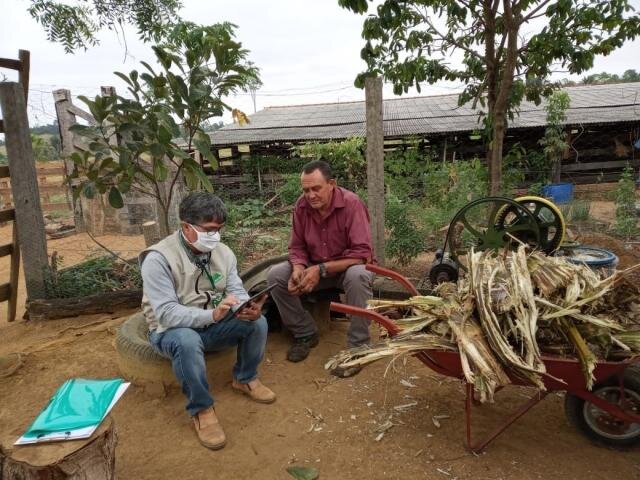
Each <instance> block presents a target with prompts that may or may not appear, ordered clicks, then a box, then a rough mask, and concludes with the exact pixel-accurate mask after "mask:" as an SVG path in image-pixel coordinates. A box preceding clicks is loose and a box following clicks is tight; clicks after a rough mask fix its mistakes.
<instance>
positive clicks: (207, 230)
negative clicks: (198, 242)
mask: <svg viewBox="0 0 640 480" xmlns="http://www.w3.org/2000/svg"><path fill="white" fill-rule="evenodd" d="M185 223H186V222H185ZM186 224H187V225H189V226H190V227H191V228H193V229H194V230H196V231H198V232H204V233H212V234H216V233H219V232H220V230H222V229H223V228H224V224H223V225H219V226H217V227H203V226H202V225H194V224H192V223H186Z"/></svg>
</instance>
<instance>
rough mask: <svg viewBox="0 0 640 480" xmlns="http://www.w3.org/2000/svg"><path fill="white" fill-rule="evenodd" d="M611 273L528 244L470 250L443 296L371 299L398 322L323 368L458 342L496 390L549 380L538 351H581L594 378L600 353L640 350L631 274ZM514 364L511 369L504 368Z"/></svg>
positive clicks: (481, 379) (469, 365)
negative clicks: (513, 382)
mask: <svg viewBox="0 0 640 480" xmlns="http://www.w3.org/2000/svg"><path fill="white" fill-rule="evenodd" d="M638 267H640V265H637V266H635V267H632V268H631V269H627V270H624V271H619V272H616V273H615V274H613V275H612V276H609V277H607V278H603V279H601V278H600V277H599V275H598V274H597V273H596V272H594V271H593V270H591V269H590V268H589V267H587V266H583V265H574V264H572V263H569V262H568V261H566V260H564V259H563V258H562V257H548V256H545V255H543V254H540V253H537V252H534V253H530V254H527V253H526V251H525V247H524V246H522V247H520V248H519V249H518V250H517V251H514V252H506V253H496V252H492V251H485V252H471V254H470V255H469V272H468V274H467V275H466V276H465V277H463V278H461V279H460V280H459V282H458V284H457V285H454V284H450V283H449V284H443V285H441V286H439V288H438V290H437V294H438V295H439V296H437V297H436V296H417V297H412V298H410V299H408V300H404V301H391V300H389V301H386V300H372V301H370V302H369V308H370V309H371V310H374V311H376V312H378V313H380V314H382V315H385V316H387V317H388V318H391V319H394V321H395V322H396V324H397V325H398V326H399V327H400V328H401V329H402V332H401V333H400V334H399V335H397V336H395V337H393V338H387V339H385V340H383V341H382V342H380V343H379V344H376V345H373V346H370V347H359V348H355V349H351V350H345V351H343V352H340V353H339V354H337V355H336V356H335V357H333V358H331V359H330V360H329V361H328V362H327V365H326V368H328V369H329V368H331V369H332V368H335V367H338V366H341V367H351V366H355V365H365V364H367V363H370V362H373V361H375V360H379V359H381V358H397V357H398V356H402V355H406V354H413V353H416V352H418V351H420V350H424V349H438V350H458V351H459V352H460V357H461V362H462V366H463V370H464V373H465V377H466V380H467V381H468V382H469V383H472V384H473V385H474V386H475V389H476V391H477V393H478V394H479V397H480V399H481V400H482V401H486V400H490V401H491V400H492V399H493V394H494V392H495V390H496V388H498V387H500V386H502V385H506V384H508V383H510V382H509V376H508V374H509V375H511V376H513V377H517V378H520V379H523V380H525V381H527V382H529V383H531V384H532V385H535V386H537V387H538V388H541V389H544V384H543V381H542V374H544V373H545V365H544V363H543V361H542V354H543V353H547V354H554V355H563V356H567V357H577V358H578V359H579V361H580V363H581V365H582V369H583V372H584V376H585V381H586V384H587V386H588V387H589V388H591V387H592V385H593V380H594V377H593V370H594V368H595V366H596V363H597V361H598V359H616V360H619V359H622V358H627V357H630V356H634V355H638V354H640V297H639V295H638V293H639V290H638V287H637V286H636V285H633V284H631V283H630V282H628V281H627V280H626V278H625V277H626V275H627V274H628V273H630V271H631V270H633V269H636V268H638ZM507 373H508V374H507Z"/></svg>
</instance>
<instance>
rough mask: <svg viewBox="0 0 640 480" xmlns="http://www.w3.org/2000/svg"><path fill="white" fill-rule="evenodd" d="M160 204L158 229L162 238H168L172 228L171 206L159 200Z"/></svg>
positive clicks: (158, 203)
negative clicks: (170, 222)
mask: <svg viewBox="0 0 640 480" xmlns="http://www.w3.org/2000/svg"><path fill="white" fill-rule="evenodd" d="M157 205H158V229H159V232H160V238H161V239H162V238H166V237H168V236H169V235H170V234H171V228H170V227H169V207H168V206H166V207H165V206H164V205H163V204H162V203H160V202H157Z"/></svg>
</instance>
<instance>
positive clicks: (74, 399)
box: [23, 378, 124, 439]
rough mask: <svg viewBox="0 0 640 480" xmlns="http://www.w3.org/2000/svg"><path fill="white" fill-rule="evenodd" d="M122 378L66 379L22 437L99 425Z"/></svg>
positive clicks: (27, 437) (36, 436) (26, 437)
mask: <svg viewBox="0 0 640 480" xmlns="http://www.w3.org/2000/svg"><path fill="white" fill-rule="evenodd" d="M123 381H124V380H123V379H121V378H114V379H109V380H85V379H82V378H74V379H71V380H67V381H66V382H64V383H63V384H62V386H60V388H58V390H57V391H56V393H55V394H54V395H53V397H51V400H49V403H48V404H47V406H46V407H45V409H44V410H43V411H42V412H41V413H40V415H38V417H37V418H36V419H35V421H34V422H33V423H32V424H31V426H30V427H29V428H28V430H27V431H26V433H25V434H24V435H23V438H25V439H29V438H40V437H43V436H45V435H48V434H52V433H56V432H67V431H70V430H75V429H78V428H85V427H92V426H97V425H99V424H100V422H102V420H103V418H104V417H105V415H106V413H107V411H108V408H109V405H110V404H111V402H112V401H113V398H114V396H115V394H116V392H117V390H118V388H119V387H120V385H121V384H122V382H123Z"/></svg>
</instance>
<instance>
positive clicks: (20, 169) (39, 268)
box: [0, 82, 49, 299]
mask: <svg viewBox="0 0 640 480" xmlns="http://www.w3.org/2000/svg"><path fill="white" fill-rule="evenodd" d="M0 107H2V116H3V120H4V133H5V141H6V148H7V157H8V158H9V169H10V171H11V187H12V189H13V204H14V206H15V211H16V213H15V216H16V222H17V223H18V224H19V225H20V228H19V231H18V238H19V241H20V248H21V250H22V263H23V265H24V275H25V280H26V284H27V295H28V297H29V298H30V299H34V298H43V297H44V296H45V278H46V275H47V272H48V269H49V264H48V258H47V241H46V238H45V233H44V219H43V217H42V207H41V205H40V193H39V191H38V177H37V173H36V165H35V161H34V159H33V151H32V147H31V136H30V135H29V121H28V118H27V107H26V102H25V99H24V92H23V89H22V87H21V85H20V84H19V83H15V82H4V83H0Z"/></svg>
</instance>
